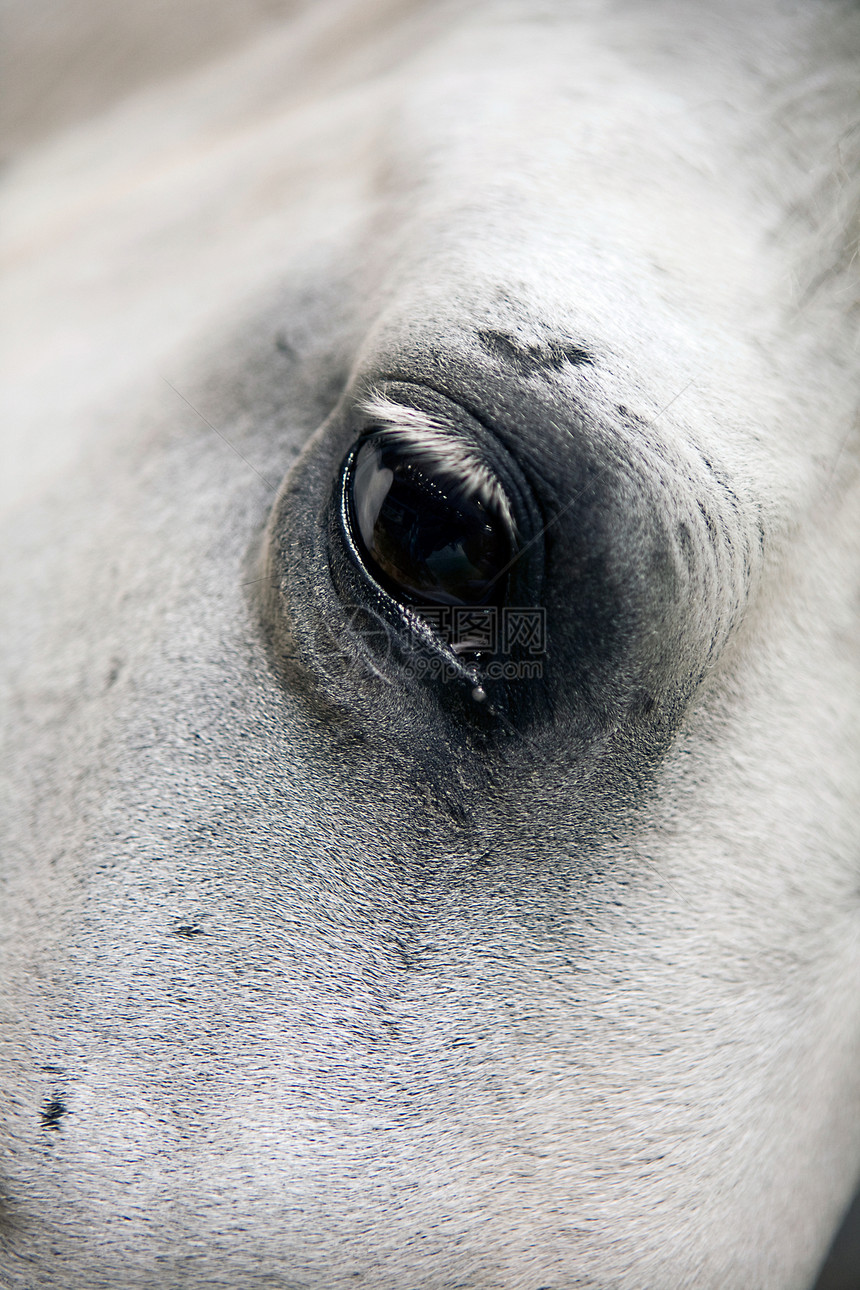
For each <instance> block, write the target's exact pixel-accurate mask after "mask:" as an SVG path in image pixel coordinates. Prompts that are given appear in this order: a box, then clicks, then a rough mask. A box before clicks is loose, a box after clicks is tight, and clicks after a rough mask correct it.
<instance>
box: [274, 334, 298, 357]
mask: <svg viewBox="0 0 860 1290" xmlns="http://www.w3.org/2000/svg"><path fill="white" fill-rule="evenodd" d="M275 349H276V350H277V351H278V353H279V354H284V355H285V356H286V357H287V358H289V359H294V358H296V357H297V355H296V351H295V348H294V347H293V346H292V345H291V344H290V342H289V341H288V340H287V338H286V336H285V335H284V333H283V332H278V334H277V335H276V336H275Z"/></svg>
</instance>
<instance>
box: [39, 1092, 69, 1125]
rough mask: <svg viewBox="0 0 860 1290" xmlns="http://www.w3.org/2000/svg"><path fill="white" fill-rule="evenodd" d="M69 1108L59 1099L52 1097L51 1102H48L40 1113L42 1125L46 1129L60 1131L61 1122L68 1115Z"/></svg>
mask: <svg viewBox="0 0 860 1290" xmlns="http://www.w3.org/2000/svg"><path fill="white" fill-rule="evenodd" d="M67 1109H68V1108H67V1107H66V1104H65V1102H63V1101H62V1100H61V1099H60V1098H58V1097H52V1098H51V1100H50V1102H46V1103H45V1105H44V1107H43V1108H42V1110H41V1112H40V1116H41V1120H42V1125H43V1126H44V1128H46V1129H58V1128H59V1127H60V1120H61V1119H62V1117H63V1116H64V1115H65V1114H66V1111H67Z"/></svg>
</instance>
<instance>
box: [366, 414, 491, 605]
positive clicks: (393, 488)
mask: <svg viewBox="0 0 860 1290" xmlns="http://www.w3.org/2000/svg"><path fill="white" fill-rule="evenodd" d="M447 458H448V459H447V460H446V454H445V453H444V452H441V453H440V455H439V457H438V458H436V457H434V455H433V454H432V453H431V452H429V451H428V450H427V449H426V448H425V449H419V448H416V447H415V446H414V445H410V444H409V443H408V442H402V441H399V440H398V438H397V437H396V436H393V435H391V434H386V432H384V431H382V432H379V433H377V434H375V435H371V436H369V437H368V438H366V439H364V440H363V441H362V442H361V443H360V444H359V446H358V448H357V449H355V450H354V452H353V454H352V456H351V458H350V460H349V462H348V463H347V470H348V472H349V475H348V480H347V497H348V505H349V512H350V527H351V528H352V531H353V539H354V541H355V545H356V547H357V549H358V552H359V555H360V557H361V559H362V561H363V562H364V564H365V566H366V568H367V570H368V571H369V572H370V574H371V575H372V577H373V578H374V579H375V580H376V581H377V582H379V583H380V584H381V585H382V586H383V587H384V588H385V589H386V590H387V591H388V592H389V593H390V594H391V595H393V596H395V597H396V598H397V599H399V600H405V601H407V602H412V603H415V604H422V603H432V604H442V605H486V604H496V603H501V601H502V600H503V599H504V593H505V583H506V576H505V575H506V572H507V570H508V568H509V566H510V564H511V561H512V558H513V556H514V553H515V551H516V538H515V532H514V524H513V520H512V519H511V513H510V507H509V505H508V504H507V499H506V497H505V495H504V492H503V490H502V488H501V485H500V484H499V482H498V481H497V480H496V479H495V478H494V477H493V476H492V475H491V474H490V472H489V470H488V469H487V468H486V467H485V466H484V465H483V464H480V466H478V467H477V468H476V465H475V463H474V462H472V461H471V460H470V459H469V457H468V456H465V455H464V456H463V457H462V459H461V460H459V461H458V460H456V459H455V454H454V453H452V452H450V451H449V452H448V454H447Z"/></svg>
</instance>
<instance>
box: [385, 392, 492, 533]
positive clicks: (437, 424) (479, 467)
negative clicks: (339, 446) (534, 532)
mask: <svg viewBox="0 0 860 1290" xmlns="http://www.w3.org/2000/svg"><path fill="white" fill-rule="evenodd" d="M360 406H361V411H362V412H363V413H364V414H365V415H366V416H367V417H368V419H369V420H370V421H372V422H373V424H374V426H375V427H376V428H377V432H378V433H379V434H381V435H382V436H383V437H384V438H385V439H386V440H390V441H391V442H392V443H396V444H402V445H403V446H404V447H406V448H408V449H409V451H410V453H411V455H412V457H413V460H414V461H415V462H416V464H417V465H419V466H423V467H427V468H432V469H434V470H435V471H441V472H442V473H444V474H446V475H450V476H452V477H453V479H454V480H455V481H456V484H457V492H458V493H459V494H460V495H461V496H463V497H467V498H470V499H471V498H477V500H478V501H479V502H481V504H482V505H483V506H485V507H486V508H487V510H490V511H492V512H493V513H495V514H496V515H498V516H500V518H501V519H503V520H504V522H505V523H506V525H507V526H508V528H509V529H510V531H511V532H512V533H516V522H515V520H514V516H513V513H512V511H511V504H510V501H509V500H508V496H507V494H506V492H505V490H504V488H503V487H502V485H501V483H500V482H499V480H498V478H497V477H496V475H495V473H494V472H493V471H492V470H491V469H490V467H489V466H488V465H487V464H486V462H485V461H484V460H483V459H482V458H481V457H480V456H479V454H478V453H477V451H476V450H475V448H474V447H473V446H472V445H471V444H469V443H468V442H467V441H466V440H465V439H463V438H461V437H460V436H459V435H457V434H456V432H454V431H453V430H452V428H451V427H450V426H447V425H445V424H444V423H443V422H441V421H437V420H436V419H435V418H434V417H432V416H430V415H429V414H428V413H426V412H423V411H421V410H420V409H418V408H410V407H406V406H404V405H403V404H401V403H395V402H394V400H393V399H389V398H388V397H387V395H384V394H382V393H380V392H379V391H378V390H371V392H370V394H369V395H368V396H367V398H366V399H364V400H362V403H361V405H360Z"/></svg>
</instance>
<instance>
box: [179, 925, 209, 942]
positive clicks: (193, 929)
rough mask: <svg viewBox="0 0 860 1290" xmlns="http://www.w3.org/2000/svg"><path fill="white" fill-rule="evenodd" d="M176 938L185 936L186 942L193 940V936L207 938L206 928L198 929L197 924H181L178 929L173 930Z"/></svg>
mask: <svg viewBox="0 0 860 1290" xmlns="http://www.w3.org/2000/svg"><path fill="white" fill-rule="evenodd" d="M173 935H174V936H184V937H185V939H186V940H191V938H192V937H193V936H205V935H206V932H205V930H204V928H202V927H198V926H197V925H196V923H180V925H179V926H178V927H174V928H173Z"/></svg>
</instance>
